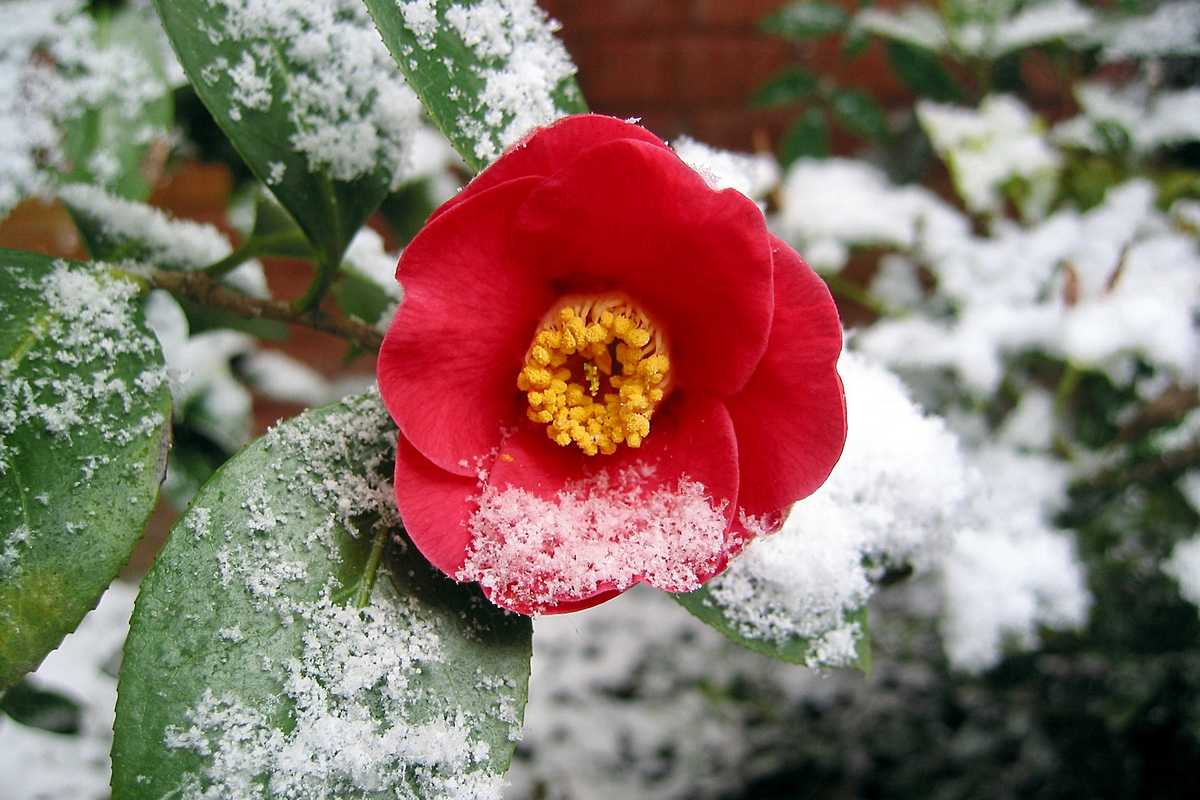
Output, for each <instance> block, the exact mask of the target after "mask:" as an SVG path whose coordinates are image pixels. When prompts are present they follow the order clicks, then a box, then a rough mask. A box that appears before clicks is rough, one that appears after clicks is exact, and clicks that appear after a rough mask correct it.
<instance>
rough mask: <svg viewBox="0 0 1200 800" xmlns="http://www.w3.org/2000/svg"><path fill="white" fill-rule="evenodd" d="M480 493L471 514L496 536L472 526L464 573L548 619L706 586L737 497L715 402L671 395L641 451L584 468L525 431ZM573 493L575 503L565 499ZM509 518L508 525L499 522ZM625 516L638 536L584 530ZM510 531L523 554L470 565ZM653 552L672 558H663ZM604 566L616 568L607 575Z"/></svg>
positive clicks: (570, 453) (502, 600)
mask: <svg viewBox="0 0 1200 800" xmlns="http://www.w3.org/2000/svg"><path fill="white" fill-rule="evenodd" d="M646 467H650V469H646ZM600 476H605V477H607V479H608V480H609V481H610V483H609V484H608V486H607V487H598V486H597V485H596V481H597V480H598V478H599V477H600ZM621 476H624V479H622V477H621ZM684 479H686V481H685V480H684ZM571 484H574V485H573V486H572V485H571ZM696 484H699V486H696ZM488 486H489V489H488V491H485V493H484V496H483V498H482V499H481V504H482V505H483V506H484V510H483V511H482V512H481V515H480V516H481V518H482V525H483V526H486V525H487V524H488V523H489V522H491V523H492V525H494V527H493V528H491V529H489V528H487V527H483V526H481V525H479V524H477V526H476V528H477V530H476V535H477V536H483V537H485V538H484V540H483V541H482V542H481V541H480V540H476V541H475V543H474V547H473V550H472V552H473V558H468V560H467V563H466V566H465V568H464V569H465V570H466V571H467V572H468V574H470V575H471V576H472V577H474V578H476V579H478V580H480V582H481V583H482V584H483V585H484V587H485V591H486V592H488V594H489V597H491V599H492V601H493V602H495V603H497V604H499V605H502V606H505V607H506V608H510V609H513V610H515V611H519V612H521V613H524V614H530V613H557V612H561V611H565V610H574V609H576V608H579V607H586V605H583V606H581V604H585V603H586V604H588V605H590V603H587V601H589V600H592V599H595V598H597V597H599V596H600V595H606V596H605V597H604V598H602V599H608V596H615V595H616V594H617V593H619V592H621V591H623V590H625V589H627V588H629V586H631V585H632V584H634V583H638V582H646V583H650V584H652V585H655V586H658V587H659V588H662V589H666V590H667V591H685V590H688V589H692V588H695V587H696V585H698V584H699V583H702V582H703V581H705V580H707V579H708V578H710V577H712V575H714V574H716V572H717V571H718V569H719V567H720V566H723V564H724V561H725V556H724V550H725V546H726V541H725V535H726V532H727V531H728V528H729V521H730V519H732V513H733V499H734V498H736V496H737V449H736V442H735V440H734V432H733V425H732V423H731V421H730V419H729V415H728V413H727V412H726V410H725V407H724V406H723V405H722V403H721V402H720V401H719V400H715V399H712V398H709V397H705V396H695V395H693V396H690V397H689V396H687V395H686V394H684V393H679V394H676V395H675V396H674V397H673V398H672V399H671V401H670V402H668V403H667V404H666V405H664V406H663V407H662V408H661V409H660V410H659V412H658V413H657V414H655V416H654V419H653V420H652V422H651V430H650V435H649V436H647V437H646V440H645V442H644V444H643V446H642V447H641V448H639V449H637V450H634V449H631V448H628V447H624V448H621V449H620V450H619V451H618V453H617V454H616V455H613V456H597V457H593V458H589V457H587V456H584V455H583V454H582V453H580V452H579V451H578V450H576V449H575V448H574V447H570V448H566V447H559V446H558V445H556V444H554V443H553V442H551V441H550V440H549V439H548V438H547V437H546V434H545V431H544V429H543V428H541V427H539V426H534V425H526V426H524V427H522V429H521V430H520V431H519V432H518V433H517V434H516V435H515V436H513V438H512V439H509V440H507V441H506V442H505V443H504V444H503V445H502V446H501V448H500V457H499V458H498V459H497V460H496V462H495V464H494V466H493V468H492V471H491V475H490V476H489V479H488ZM689 486H690V487H691V491H692V494H689V493H688V488H689ZM701 488H702V491H703V495H702V496H698V495H697V494H695V493H696V492H699V491H700V490H701ZM514 489H516V490H522V492H518V493H514V492H512V491H511V490H514ZM571 490H574V496H573V497H572V496H565V495H564V491H571ZM489 495H492V498H493V499H489ZM582 507H586V508H587V510H586V511H583V512H581V510H580V509H581V508H582ZM662 508H666V509H668V510H669V512H671V513H665V514H663V515H661V516H655V517H654V519H653V521H652V522H651V525H652V526H655V527H653V528H652V529H648V528H647V527H645V526H644V525H643V523H644V522H645V519H644V518H643V517H639V516H638V515H637V514H638V512H639V511H645V512H647V513H649V512H650V510H651V509H654V510H656V511H657V510H660V509H662ZM497 509H504V511H500V510H497ZM506 512H507V513H510V514H511V515H512V517H511V519H510V520H508V521H507V522H505V521H504V517H503V514H504V513H506ZM530 512H535V513H530ZM626 516H628V517H630V518H632V519H633V520H634V524H635V528H636V529H633V530H615V529H614V530H609V531H599V530H598V528H597V527H591V528H589V527H587V526H588V525H589V524H591V525H595V523H600V525H604V524H605V523H606V522H609V521H611V520H612V519H614V518H617V519H619V518H621V517H626ZM518 529H519V530H518ZM647 530H649V533H646V531H647ZM514 533H515V534H516V535H517V536H519V537H521V538H522V541H523V542H524V543H525V544H527V545H528V544H529V543H532V547H526V548H524V549H520V548H518V549H517V550H516V551H510V553H509V554H508V555H509V556H510V557H511V560H508V561H497V560H491V559H490V558H489V557H490V556H491V555H494V551H487V554H486V555H485V556H484V557H479V556H478V553H479V552H480V551H479V547H480V546H484V547H486V546H489V545H490V544H492V543H494V542H496V541H498V537H503V538H504V540H505V542H511V540H510V539H509V537H510V536H512V535H514ZM639 534H645V538H639ZM494 537H495V538H494ZM542 537H546V538H542ZM713 539H716V541H715V542H714V541H713ZM656 546H658V547H673V548H675V549H674V550H670V551H668V554H667V555H666V556H665V557H664V553H663V552H662V551H661V550H655V549H654V548H655V547H656ZM643 556H644V557H645V558H644V560H643ZM543 559H544V560H543ZM612 559H617V560H618V563H617V564H616V565H615V566H614V565H613V564H612V563H611V560H612ZM621 559H623V560H621ZM656 559H659V560H656ZM539 561H540V563H539ZM596 565H600V566H599V568H597V569H595V570H591V571H589V570H588V569H587V568H589V567H595V566H596ZM614 570H615V571H614ZM584 573H586V574H584ZM601 601H602V600H601V599H596V600H595V602H601Z"/></svg>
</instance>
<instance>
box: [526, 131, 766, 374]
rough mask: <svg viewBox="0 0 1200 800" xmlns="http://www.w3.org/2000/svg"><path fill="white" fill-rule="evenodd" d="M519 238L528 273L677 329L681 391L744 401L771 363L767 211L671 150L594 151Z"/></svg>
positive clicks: (555, 178)
mask: <svg viewBox="0 0 1200 800" xmlns="http://www.w3.org/2000/svg"><path fill="white" fill-rule="evenodd" d="M517 228H518V230H519V231H520V232H521V244H522V246H523V248H524V253H525V260H526V263H529V264H535V265H537V268H538V269H541V270H544V271H545V272H546V274H547V276H548V277H550V278H552V279H554V280H555V281H556V282H557V283H556V285H558V286H559V287H560V288H561V289H562V290H563V291H564V292H567V291H588V290H607V289H616V290H623V291H625V292H627V293H628V294H629V295H631V296H632V297H633V298H634V299H635V300H637V301H638V302H640V303H642V304H643V305H644V306H645V308H646V310H647V311H648V312H650V314H651V315H652V316H653V317H654V318H655V319H656V320H657V321H658V322H659V323H660V324H662V325H663V326H664V327H665V328H666V333H667V335H668V336H669V338H670V342H671V357H672V375H673V378H674V381H675V385H676V386H683V387H687V388H692V389H701V390H703V391H705V392H707V393H711V394H715V395H717V396H725V395H728V394H732V393H734V392H736V391H738V390H739V389H741V388H742V386H744V385H745V383H746V381H747V380H748V379H749V377H750V375H751V373H752V372H753V371H754V367H755V365H756V364H757V363H758V361H759V359H760V358H761V357H762V354H763V352H764V351H765V349H766V345H767V336H768V334H769V333H770V327H771V314H772V310H773V305H774V304H773V300H772V293H771V250H770V244H769V241H768V234H767V231H766V227H765V222H764V220H763V215H762V212H760V211H759V209H758V207H757V206H756V205H755V204H754V203H753V202H751V201H750V200H749V199H747V198H746V197H745V196H743V195H741V194H739V193H738V192H736V191H734V190H732V189H730V190H726V191H723V192H714V191H712V190H711V189H709V188H708V186H707V184H705V183H704V180H703V179H702V178H701V177H700V176H699V175H697V174H696V172H695V171H693V170H692V169H690V168H689V167H688V166H687V165H685V164H684V163H683V162H682V161H680V160H679V157H678V156H676V155H675V154H674V153H672V152H671V151H669V150H664V149H663V148H661V147H656V146H654V145H649V144H645V143H642V142H635V141H630V140H622V141H616V142H610V143H608V144H602V145H599V146H597V147H593V148H592V149H591V150H589V151H587V152H586V153H584V154H582V155H580V156H579V157H578V158H577V159H576V160H575V161H574V162H573V163H572V164H570V165H569V166H567V167H565V168H564V169H562V170H561V171H559V172H557V173H555V174H554V175H552V176H551V177H549V178H547V179H545V181H544V182H542V183H541V185H540V186H539V187H538V188H537V189H535V190H534V191H533V192H532V193H531V194H530V196H529V200H528V201H526V203H525V206H524V208H522V209H521V213H520V214H519V215H518V217H517Z"/></svg>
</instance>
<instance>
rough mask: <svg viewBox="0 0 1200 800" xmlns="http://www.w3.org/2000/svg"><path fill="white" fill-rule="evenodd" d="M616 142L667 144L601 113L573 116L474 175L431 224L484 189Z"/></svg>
mask: <svg viewBox="0 0 1200 800" xmlns="http://www.w3.org/2000/svg"><path fill="white" fill-rule="evenodd" d="M616 139H636V140H637V141H639V142H646V143H647V144H652V145H657V146H658V147H662V148H664V149H666V147H667V143H666V142H664V141H663V140H662V139H659V138H658V137H657V136H655V135H654V134H653V133H651V132H650V131H648V130H646V129H645V128H643V127H642V126H640V125H634V124H633V123H631V122H626V121H625V120H623V119H617V118H616V117H606V116H604V115H603V114H576V115H574V116H570V117H563V118H562V119H560V120H558V121H557V122H553V123H551V124H549V125H547V126H546V127H544V128H538V129H537V130H535V131H533V132H532V133H530V134H529V135H528V136H526V137H525V138H524V139H522V140H521V141H519V142H517V143H516V144H514V145H513V146H512V147H510V148H509V149H508V150H506V151H505V152H504V154H503V155H502V156H500V158H498V159H497V160H496V161H495V162H493V163H492V165H491V166H490V167H488V168H487V169H485V170H484V171H483V172H481V173H479V174H478V175H476V176H475V178H474V179H473V180H472V181H471V182H470V183H468V184H467V185H466V186H465V187H463V190H462V191H461V192H459V193H458V194H457V195H456V196H454V197H452V198H450V199H449V200H447V201H446V202H445V203H444V204H442V206H441V207H440V208H438V209H437V210H436V211H434V212H433V214H432V215H430V217H429V220H430V221H431V222H432V221H433V220H434V219H436V218H437V217H438V216H439V215H441V214H444V213H445V212H446V211H447V210H448V209H450V208H453V207H454V206H456V205H458V204H459V203H461V202H462V201H463V200H466V199H467V198H469V197H474V196H475V195H477V194H479V193H480V192H482V191H484V190H485V189H490V188H492V187H493V186H497V185H499V184H501V183H504V182H505V181H511V180H513V179H514V178H524V177H527V176H530V175H540V176H543V177H545V176H548V175H553V174H554V173H555V172H558V171H559V170H560V169H562V168H563V167H565V166H566V165H568V164H570V163H571V162H572V161H574V160H575V159H576V158H578V157H579V155H580V154H581V153H583V152H584V151H585V150H587V149H588V148H591V147H595V146H596V145H598V144H604V143H605V142H611V141H613V140H616Z"/></svg>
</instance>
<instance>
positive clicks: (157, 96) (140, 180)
mask: <svg viewBox="0 0 1200 800" xmlns="http://www.w3.org/2000/svg"><path fill="white" fill-rule="evenodd" d="M159 37H161V34H158V33H157V32H156V31H155V30H154V28H153V22H152V21H151V20H148V19H147V18H146V17H145V15H143V14H142V13H141V12H140V11H138V10H136V9H133V8H125V9H122V10H121V11H118V12H116V13H115V14H112V15H111V16H109V14H108V13H107V12H101V13H100V14H98V16H97V19H96V26H95V30H94V40H93V44H92V46H93V47H94V48H95V51H96V58H97V59H98V60H100V63H101V64H106V65H108V66H110V68H111V69H113V70H114V72H115V71H117V70H121V69H124V70H126V72H125V74H124V75H123V76H121V75H120V73H118V74H117V75H112V76H110V77H111V78H114V79H119V77H124V79H125V80H130V81H141V82H142V83H143V84H144V85H145V88H144V89H143V90H142V92H141V94H139V95H138V96H136V100H135V101H131V100H127V101H126V102H123V103H122V102H116V101H115V98H113V97H110V96H105V97H103V98H97V100H96V102H95V103H94V104H92V105H89V106H87V107H85V109H84V110H83V111H82V112H81V113H79V114H78V116H75V117H72V118H70V119H68V120H67V122H66V124H65V126H64V127H65V130H64V137H63V151H64V152H63V154H64V156H65V157H66V158H67V160H68V163H69V164H70V165H71V170H70V172H69V174H68V175H67V176H66V180H69V181H79V182H85V183H98V184H100V185H102V186H106V187H108V188H109V189H111V190H112V192H113V193H114V194H116V195H118V196H120V197H128V198H131V199H135V200H142V199H144V198H145V197H146V196H147V195H149V194H150V189H151V188H152V186H151V185H150V182H149V180H148V178H149V177H150V173H149V171H148V170H147V168H146V167H147V159H148V158H150V157H151V152H152V150H151V148H153V147H154V146H155V143H156V142H158V143H160V144H161V143H162V142H163V141H164V140H165V139H166V136H167V133H168V131H169V128H170V126H171V122H172V120H173V118H174V109H173V104H172V101H171V92H170V88H169V86H168V85H167V74H166V66H165V65H164V63H163V53H162V51H161V50H159V48H158V43H159ZM126 62H128V63H126ZM146 77H152V79H151V80H146Z"/></svg>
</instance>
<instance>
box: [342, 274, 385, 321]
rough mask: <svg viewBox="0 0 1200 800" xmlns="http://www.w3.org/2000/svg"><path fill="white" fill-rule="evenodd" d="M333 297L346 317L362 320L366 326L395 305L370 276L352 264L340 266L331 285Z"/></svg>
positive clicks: (377, 319)
mask: <svg viewBox="0 0 1200 800" xmlns="http://www.w3.org/2000/svg"><path fill="white" fill-rule="evenodd" d="M333 297H334V300H336V301H337V304H338V308H340V309H342V311H344V312H345V313H346V315H347V316H351V317H355V318H357V319H360V320H362V321H363V322H365V323H367V324H368V325H374V324H376V323H377V322H379V319H380V317H382V316H383V312H385V311H387V310H388V309H389V308H391V307H393V306H394V305H396V298H394V297H392V296H391V295H389V294H388V293H387V291H385V290H384V288H383V287H382V286H380V285H379V284H378V283H377V282H376V281H375V280H374V279H373V278H372V277H371V276H370V275H367V274H366V273H365V272H362V271H361V270H359V269H357V268H356V267H355V266H354V265H353V264H350V263H346V264H343V265H342V268H341V270H340V271H339V272H338V279H337V282H336V283H335V284H334V285H333Z"/></svg>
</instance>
